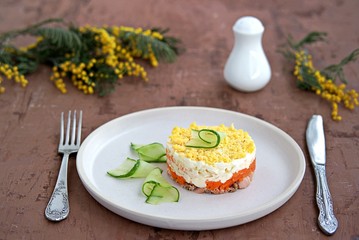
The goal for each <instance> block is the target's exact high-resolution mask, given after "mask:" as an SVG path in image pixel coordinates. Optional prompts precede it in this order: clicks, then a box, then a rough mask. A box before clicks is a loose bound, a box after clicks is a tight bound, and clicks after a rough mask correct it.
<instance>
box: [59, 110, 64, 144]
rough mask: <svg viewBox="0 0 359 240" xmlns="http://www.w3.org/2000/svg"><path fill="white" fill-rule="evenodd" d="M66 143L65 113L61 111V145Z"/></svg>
mask: <svg viewBox="0 0 359 240" xmlns="http://www.w3.org/2000/svg"><path fill="white" fill-rule="evenodd" d="M62 144H64V113H63V112H62V113H61V123H60V143H59V145H62Z"/></svg>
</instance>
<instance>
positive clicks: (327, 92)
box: [293, 51, 359, 121]
mask: <svg viewBox="0 0 359 240" xmlns="http://www.w3.org/2000/svg"><path fill="white" fill-rule="evenodd" d="M295 58H296V62H295V66H294V73H293V74H294V75H295V76H296V77H297V80H298V81H300V82H305V81H308V79H305V78H312V79H311V80H312V81H313V80H314V81H315V82H316V83H317V84H316V85H317V86H313V85H311V90H312V91H313V92H315V93H316V94H317V95H319V96H321V97H322V98H323V99H325V100H327V101H329V102H330V103H331V105H332V113H331V115H332V119H333V120H336V121H340V120H341V119H342V117H341V116H340V115H339V114H338V104H340V103H342V104H343V105H344V107H345V108H347V109H350V110H353V109H354V108H355V107H356V106H358V105H359V101H358V96H359V94H358V93H357V92H356V91H355V90H354V89H351V90H347V89H346V85H345V84H340V85H337V84H335V83H334V82H333V81H332V80H331V79H328V78H327V77H326V76H325V75H324V74H322V73H321V72H320V71H318V70H317V69H315V68H314V67H313V62H312V56H311V55H310V54H308V53H306V52H304V51H297V52H296V53H295Z"/></svg>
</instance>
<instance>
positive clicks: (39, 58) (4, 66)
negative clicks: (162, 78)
mask: <svg viewBox="0 0 359 240" xmlns="http://www.w3.org/2000/svg"><path fill="white" fill-rule="evenodd" d="M51 22H62V20H58V19H56V20H54V19H48V20H45V21H43V22H40V23H38V24H35V25H33V26H31V27H28V28H25V29H20V30H17V31H13V32H10V33H11V34H9V36H11V38H16V37H18V36H21V35H28V34H30V35H33V34H34V33H35V34H37V35H41V36H39V37H38V38H37V40H36V41H34V43H32V44H30V45H28V46H25V47H21V48H16V47H15V46H13V45H7V44H4V45H3V46H0V51H1V52H4V53H6V56H4V57H3V58H1V59H0V93H3V92H5V88H4V87H3V86H2V82H3V79H2V78H1V76H2V75H4V76H5V77H6V78H8V79H14V80H15V81H16V82H18V83H20V84H21V85H22V86H23V87H25V86H26V85H27V83H28V81H27V80H26V79H25V77H24V75H26V74H29V73H31V72H33V71H35V70H36V68H37V67H38V66H39V65H40V64H47V65H50V66H51V67H52V75H51V77H50V79H51V81H53V83H54V85H55V86H56V88H57V89H58V90H59V91H60V92H61V93H66V92H67V85H66V84H65V82H66V81H67V80H70V81H71V83H72V85H74V86H75V87H76V88H77V89H78V90H80V91H81V92H83V93H85V94H93V93H95V92H96V93H98V94H99V95H100V96H104V95H106V94H108V93H110V92H111V91H112V90H113V89H114V88H115V83H116V82H117V81H118V79H122V78H123V77H124V76H134V77H139V78H142V79H143V80H144V81H148V77H147V72H146V71H145V69H144V67H143V66H142V63H144V62H148V63H149V64H150V65H151V66H153V67H157V66H158V60H159V59H163V60H165V61H166V62H173V61H174V60H175V58H176V55H178V54H179V51H178V50H179V48H178V47H177V44H178V43H179V40H178V39H175V38H167V37H166V36H165V35H162V34H165V32H166V31H161V30H160V29H156V30H155V29H148V30H146V29H142V28H132V27H125V26H113V27H108V26H103V27H93V26H90V25H86V26H83V27H74V26H73V25H68V26H67V28H57V27H56V28H42V26H43V25H45V24H48V23H51ZM34 30H41V31H34ZM6 34H8V33H6ZM6 36H7V35H6ZM169 39H171V40H170V41H168V40H169ZM138 59H141V60H144V61H141V60H140V61H141V64H139V63H138V61H137V60H138ZM16 66H19V68H18V67H16ZM20 66H21V67H20ZM19 69H20V71H19Z"/></svg>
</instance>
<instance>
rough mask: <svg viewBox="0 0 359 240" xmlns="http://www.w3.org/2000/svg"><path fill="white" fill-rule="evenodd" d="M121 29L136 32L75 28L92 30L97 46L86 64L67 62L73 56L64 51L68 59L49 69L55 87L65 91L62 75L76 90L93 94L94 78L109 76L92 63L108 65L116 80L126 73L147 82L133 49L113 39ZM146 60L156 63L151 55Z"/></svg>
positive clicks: (115, 29) (114, 28)
mask: <svg viewBox="0 0 359 240" xmlns="http://www.w3.org/2000/svg"><path fill="white" fill-rule="evenodd" d="M124 29H126V30H127V31H130V30H131V31H136V33H137V32H138V30H134V29H132V28H128V27H113V28H112V32H113V33H114V35H110V34H109V32H108V31H106V30H105V29H104V28H97V27H91V26H85V27H81V28H79V31H80V32H82V33H86V32H92V33H94V34H95V37H94V40H95V41H96V42H97V46H98V48H97V49H95V56H93V58H92V59H90V60H89V61H88V62H86V63H85V62H82V63H80V64H75V63H74V62H71V58H72V57H73V55H72V54H67V55H66V56H65V57H66V58H68V59H69V60H68V61H65V62H64V63H62V64H60V65H59V66H58V67H56V66H55V67H54V68H53V75H52V76H51V80H52V81H54V82H55V86H56V87H57V88H58V89H59V90H60V91H61V92H62V93H66V92H67V90H66V85H65V83H64V81H63V78H64V77H66V76H67V77H70V78H71V80H72V83H73V85H74V86H76V87H77V88H78V89H79V90H80V91H83V93H85V94H93V93H94V89H95V88H96V82H95V79H98V78H108V77H109V76H108V74H104V73H98V72H97V71H96V64H105V65H107V66H108V67H110V68H112V69H113V71H114V73H115V74H116V75H117V77H118V78H119V79H121V78H123V76H124V74H126V75H128V76H135V77H141V78H142V79H144V80H145V81H148V77H147V72H146V71H145V69H144V68H143V67H142V66H141V65H140V64H138V63H136V62H134V57H135V56H134V52H135V51H136V49H135V50H132V51H129V50H128V49H126V48H123V47H122V46H121V44H120V42H119V41H118V40H117V38H116V37H117V36H116V34H119V32H120V31H123V30H124ZM145 33H146V32H144V34H145ZM146 34H147V33H146ZM154 36H156V37H158V38H160V37H162V36H158V35H155V34H154ZM137 51H138V50H137ZM150 60H151V61H150V62H151V64H152V66H157V65H158V62H157V59H156V57H155V56H154V54H152V55H150Z"/></svg>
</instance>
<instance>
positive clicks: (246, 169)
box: [166, 123, 256, 194]
mask: <svg viewBox="0 0 359 240" xmlns="http://www.w3.org/2000/svg"><path fill="white" fill-rule="evenodd" d="M166 156H167V171H168V174H169V175H170V176H171V177H172V178H173V179H174V180H175V181H176V182H177V183H179V184H180V185H181V186H182V187H184V188H186V189H188V190H190V191H195V192H198V193H213V194H221V193H227V192H234V191H236V190H238V189H242V188H246V187H248V186H249V184H250V183H251V181H252V179H253V174H254V171H255V168H256V146H255V144H254V141H253V139H252V138H251V136H250V135H249V134H248V133H247V132H246V131H243V130H241V129H236V128H235V127H234V126H233V125H231V126H225V125H218V126H198V125H197V124H196V123H192V124H191V125H190V126H189V127H188V128H182V127H174V128H173V130H172V133H171V135H170V136H169V138H168V141H167V146H166Z"/></svg>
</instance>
